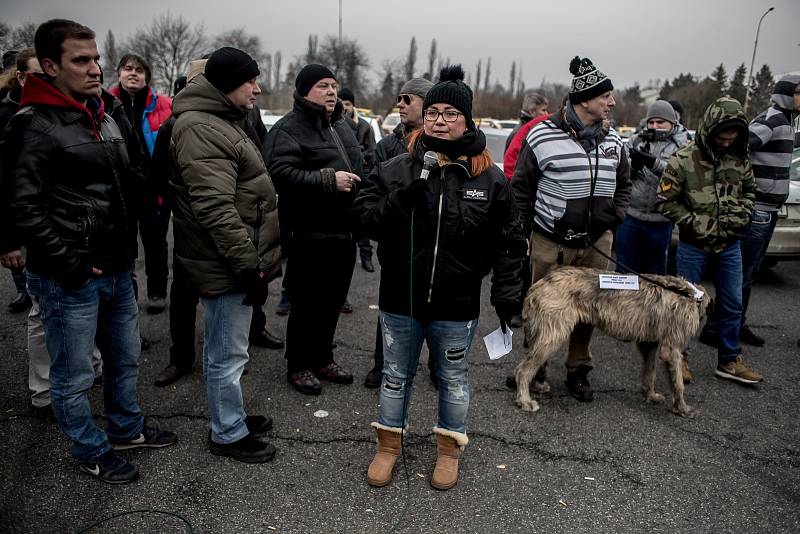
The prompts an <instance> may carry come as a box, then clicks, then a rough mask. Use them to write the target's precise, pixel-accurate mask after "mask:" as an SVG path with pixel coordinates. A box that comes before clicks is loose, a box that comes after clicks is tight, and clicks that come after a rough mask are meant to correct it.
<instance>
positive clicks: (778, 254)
mask: <svg viewBox="0 0 800 534" xmlns="http://www.w3.org/2000/svg"><path fill="white" fill-rule="evenodd" d="M799 259H800V148H795V149H794V152H793V153H792V165H791V167H790V168H789V198H787V199H786V202H785V203H784V204H783V206H782V207H781V210H780V211H779V212H778V223H777V224H776V225H775V233H774V234H772V239H771V240H770V242H769V247H768V248H767V256H766V258H764V264H763V267H772V266H774V265H775V264H776V263H778V262H779V261H782V260H799Z"/></svg>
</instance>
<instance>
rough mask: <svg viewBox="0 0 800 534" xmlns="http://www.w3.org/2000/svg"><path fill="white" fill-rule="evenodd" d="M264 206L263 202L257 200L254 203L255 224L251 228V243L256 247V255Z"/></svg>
mask: <svg viewBox="0 0 800 534" xmlns="http://www.w3.org/2000/svg"><path fill="white" fill-rule="evenodd" d="M263 208H264V202H263V201H262V200H259V201H258V203H257V204H256V225H255V227H254V228H253V245H255V247H256V255H258V243H259V241H261V217H262V215H261V212H262V210H263Z"/></svg>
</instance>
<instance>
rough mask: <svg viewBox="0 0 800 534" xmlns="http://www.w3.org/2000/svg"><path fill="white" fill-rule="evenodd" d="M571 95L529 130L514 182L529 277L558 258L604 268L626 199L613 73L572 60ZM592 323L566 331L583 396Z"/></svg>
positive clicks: (575, 391) (575, 386) (574, 383)
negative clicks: (614, 124)
mask: <svg viewBox="0 0 800 534" xmlns="http://www.w3.org/2000/svg"><path fill="white" fill-rule="evenodd" d="M569 67H570V72H571V73H572V75H573V76H574V77H573V79H572V84H571V86H570V91H569V101H568V102H567V103H566V104H565V105H564V106H562V107H561V109H559V110H558V111H557V112H555V113H553V114H552V115H550V117H548V118H547V119H546V120H544V121H543V122H541V123H540V124H537V125H536V126H535V127H534V128H533V129H532V130H531V131H530V133H529V134H528V137H527V139H526V143H525V144H524V145H523V147H522V149H521V150H520V154H519V158H518V159H517V166H516V167H515V169H514V177H513V178H512V186H513V189H514V194H515V197H516V201H517V207H518V208H519V212H520V220H521V222H522V225H523V229H524V231H525V232H526V235H530V254H531V270H532V279H533V283H536V281H537V280H539V279H541V278H542V277H543V276H544V275H545V274H547V272H549V271H550V270H552V269H555V268H557V267H560V266H562V265H577V266H583V267H595V268H599V269H606V268H608V260H607V259H606V257H605V256H604V254H605V255H606V256H607V255H609V254H610V253H611V241H612V235H613V233H612V232H613V230H614V229H615V228H616V227H617V226H619V224H620V223H621V222H622V220H623V218H624V217H625V210H626V209H627V207H628V200H629V198H630V188H631V185H630V180H629V165H628V157H627V155H626V153H625V148H624V145H623V144H622V139H621V138H620V136H619V135H618V134H617V132H615V131H614V129H613V128H611V127H610V125H609V122H608V116H609V114H610V112H611V110H612V109H613V108H614V97H613V96H612V95H611V91H612V90H613V89H614V86H613V85H612V83H611V79H610V78H609V77H608V76H606V75H605V74H603V73H602V72H601V71H599V70H598V69H597V67H595V66H594V65H593V64H592V62H591V60H590V59H589V58H583V59H581V58H579V57H577V56H576V57H575V58H574V59H573V60H572V61H571V62H570V66H569ZM591 336H592V326H591V325H588V324H579V325H578V326H576V327H575V329H574V330H573V332H572V335H571V336H570V341H569V352H568V356H567V388H568V389H569V392H570V394H572V396H573V397H575V398H577V399H578V400H580V401H583V402H588V401H591V400H592V398H593V396H594V393H593V391H592V388H591V385H590V384H589V380H588V378H587V375H588V373H589V371H590V370H591V359H592V357H591V353H590V352H589V341H590V340H591Z"/></svg>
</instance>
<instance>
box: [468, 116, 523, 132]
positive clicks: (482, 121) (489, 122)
mask: <svg viewBox="0 0 800 534" xmlns="http://www.w3.org/2000/svg"><path fill="white" fill-rule="evenodd" d="M475 126H477V127H478V128H479V129H481V130H488V129H492V128H493V129H495V130H503V129H506V128H505V127H504V126H503V121H500V120H498V119H492V118H491V117H483V118H478V119H475ZM514 126H516V122H515V124H514V125H513V126H511V128H513V127H514Z"/></svg>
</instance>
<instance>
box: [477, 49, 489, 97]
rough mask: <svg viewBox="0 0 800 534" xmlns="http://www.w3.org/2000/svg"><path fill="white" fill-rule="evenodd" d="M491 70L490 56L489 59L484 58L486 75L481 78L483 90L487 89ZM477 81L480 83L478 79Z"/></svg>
mask: <svg viewBox="0 0 800 534" xmlns="http://www.w3.org/2000/svg"><path fill="white" fill-rule="evenodd" d="M491 72H492V58H491V56H490V57H489V59H487V60H486V76H485V77H484V79H483V92H484V93H485V92H487V91H489V77H490V76H491ZM478 83H479V84H480V83H481V81H480V79H478Z"/></svg>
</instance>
